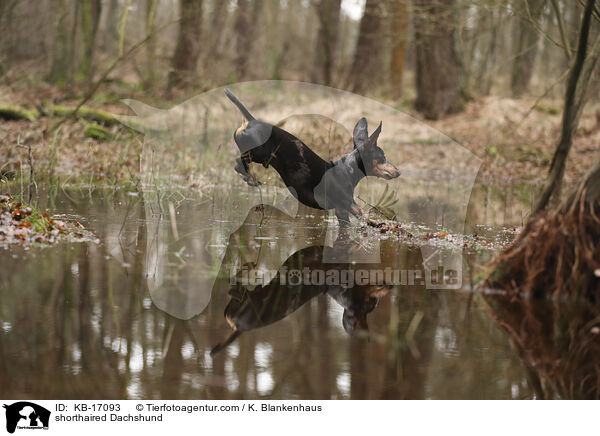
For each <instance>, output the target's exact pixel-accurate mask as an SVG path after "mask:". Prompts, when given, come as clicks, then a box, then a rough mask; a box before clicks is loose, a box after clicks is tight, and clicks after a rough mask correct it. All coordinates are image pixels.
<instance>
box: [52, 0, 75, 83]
mask: <svg viewBox="0 0 600 436" xmlns="http://www.w3.org/2000/svg"><path fill="white" fill-rule="evenodd" d="M55 16H56V22H55V26H56V27H55V28H56V33H55V35H56V36H55V38H54V50H53V53H52V68H51V70H50V74H49V75H48V80H49V81H50V82H53V83H57V84H60V85H64V84H66V83H67V81H68V80H69V77H70V67H71V65H70V63H69V32H68V24H69V5H68V1H67V0H60V1H58V2H57V3H56V9H55Z"/></svg>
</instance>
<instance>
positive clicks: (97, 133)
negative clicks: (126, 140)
mask: <svg viewBox="0 0 600 436" xmlns="http://www.w3.org/2000/svg"><path fill="white" fill-rule="evenodd" d="M83 134H84V135H85V136H86V137H87V138H93V139H96V140H98V141H108V140H109V139H111V138H112V137H113V134H112V133H111V132H110V131H109V130H108V129H105V128H104V127H102V126H99V125H98V124H88V125H87V126H86V128H85V130H84V131H83Z"/></svg>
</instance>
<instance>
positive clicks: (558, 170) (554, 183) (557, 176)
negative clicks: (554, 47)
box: [533, 0, 600, 214]
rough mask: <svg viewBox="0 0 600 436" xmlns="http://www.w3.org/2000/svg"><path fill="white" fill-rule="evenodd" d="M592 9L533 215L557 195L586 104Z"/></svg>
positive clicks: (592, 62)
mask: <svg viewBox="0 0 600 436" xmlns="http://www.w3.org/2000/svg"><path fill="white" fill-rule="evenodd" d="M593 7H594V0H588V2H587V5H586V8H585V11H584V15H583V19H582V21H581V29H580V31H579V42H578V45H577V53H576V55H575V62H574V63H573V66H572V67H571V70H570V71H569V78H568V82H567V90H566V93H565V104H564V109H563V118H562V128H561V132H560V137H559V139H558V143H557V145H556V150H555V151H554V157H553V158H552V163H551V164H550V171H549V173H548V177H547V179H546V183H545V184H544V188H543V189H542V192H541V194H540V196H539V198H538V201H537V203H536V205H535V207H534V210H533V214H537V213H539V212H541V211H542V210H543V209H544V208H545V207H546V206H547V205H548V203H549V202H550V200H551V199H552V198H553V197H555V196H556V195H557V194H558V193H559V192H560V187H561V184H562V178H563V175H564V172H565V166H566V162H567V157H568V155H569V151H570V150H571V145H572V144H573V136H574V134H575V131H576V130H577V126H578V125H579V117H580V115H581V111H582V110H583V106H584V105H585V97H586V94H587V89H588V85H589V81H590V78H591V75H592V72H593V70H594V68H595V66H596V62H597V60H598V57H599V56H600V36H598V37H597V38H596V41H595V43H594V45H593V47H592V50H591V53H590V56H589V57H587V59H586V56H587V43H588V38H589V33H590V24H591V18H592V11H593Z"/></svg>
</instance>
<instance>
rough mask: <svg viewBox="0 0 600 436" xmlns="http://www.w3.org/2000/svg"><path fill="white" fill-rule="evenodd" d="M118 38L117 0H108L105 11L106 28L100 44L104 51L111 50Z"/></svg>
mask: <svg viewBox="0 0 600 436" xmlns="http://www.w3.org/2000/svg"><path fill="white" fill-rule="evenodd" d="M118 40H119V0H110V2H109V3H108V9H107V11H106V28H105V30H104V35H103V41H102V45H103V46H104V50H105V51H106V52H113V51H114V49H115V47H116V46H117V41H118Z"/></svg>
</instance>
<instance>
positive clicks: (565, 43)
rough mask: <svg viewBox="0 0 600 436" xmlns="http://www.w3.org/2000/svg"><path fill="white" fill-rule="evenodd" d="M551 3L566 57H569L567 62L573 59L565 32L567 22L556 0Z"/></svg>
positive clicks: (551, 0)
mask: <svg viewBox="0 0 600 436" xmlns="http://www.w3.org/2000/svg"><path fill="white" fill-rule="evenodd" d="M550 3H551V4H552V8H554V14H555V15H556V19H557V20H558V31H559V32H560V39H561V41H562V44H563V49H564V51H565V56H566V57H567V60H569V59H571V45H570V44H569V38H567V32H566V30H565V20H564V19H563V15H562V13H561V11H560V7H559V6H558V2H557V1H556V0H550Z"/></svg>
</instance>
